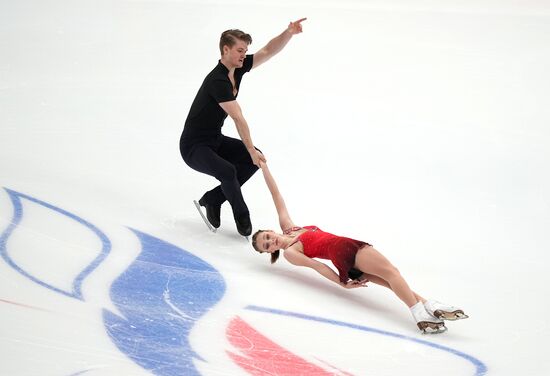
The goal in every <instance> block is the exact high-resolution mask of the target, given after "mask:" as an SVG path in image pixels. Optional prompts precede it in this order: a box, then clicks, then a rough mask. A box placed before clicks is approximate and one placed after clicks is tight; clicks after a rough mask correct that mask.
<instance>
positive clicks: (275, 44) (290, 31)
mask: <svg viewBox="0 0 550 376" xmlns="http://www.w3.org/2000/svg"><path fill="white" fill-rule="evenodd" d="M305 20H307V18H301V19H299V20H298V21H294V22H291V23H290V24H289V25H288V27H287V28H286V30H285V31H283V32H282V33H281V34H279V35H278V36H276V37H275V38H273V39H271V40H270V41H269V43H267V44H266V45H265V46H264V47H262V48H261V49H260V50H259V51H258V52H256V53H255V54H254V61H253V64H252V69H254V68H257V67H258V66H260V65H261V64H263V63H265V62H266V61H268V60H269V59H271V58H272V57H273V56H275V55H277V54H278V53H279V52H281V50H282V49H283V48H284V47H285V46H286V44H287V43H288V41H289V40H290V39H291V38H292V36H294V35H296V34H300V33H301V32H302V22H303V21H305Z"/></svg>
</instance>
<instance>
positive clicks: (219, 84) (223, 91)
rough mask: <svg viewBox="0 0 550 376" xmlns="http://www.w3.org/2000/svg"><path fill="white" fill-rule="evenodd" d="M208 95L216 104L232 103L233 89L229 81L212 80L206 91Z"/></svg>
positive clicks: (233, 97) (233, 98)
mask: <svg viewBox="0 0 550 376" xmlns="http://www.w3.org/2000/svg"><path fill="white" fill-rule="evenodd" d="M208 92H209V94H210V95H211V96H212V98H214V100H215V101H216V102H217V103H222V102H229V101H234V100H235V96H234V95H233V88H232V87H231V82H230V81H229V79H227V80H225V79H221V78H219V79H214V80H213V81H212V83H211V84H210V88H209V90H208Z"/></svg>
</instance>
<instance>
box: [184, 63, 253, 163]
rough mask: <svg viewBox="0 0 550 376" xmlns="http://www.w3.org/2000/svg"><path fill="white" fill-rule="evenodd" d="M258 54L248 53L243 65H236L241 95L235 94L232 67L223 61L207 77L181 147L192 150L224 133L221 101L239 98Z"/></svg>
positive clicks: (235, 77)
mask: <svg viewBox="0 0 550 376" xmlns="http://www.w3.org/2000/svg"><path fill="white" fill-rule="evenodd" d="M253 58H254V55H246V58H245V59H244V61H243V66H242V68H236V69H235V74H234V79H235V87H236V89H237V94H236V95H233V85H232V84H231V81H230V80H229V76H228V74H229V70H228V69H227V67H226V66H225V65H223V64H222V63H221V62H218V65H217V66H216V67H215V68H214V69H213V70H212V71H211V72H210V73H209V74H208V75H207V76H206V78H205V79H204V81H203V83H202V85H201V87H200V89H199V91H198V92H197V95H196V97H195V100H194V101H193V104H192V105H191V109H190V110H189V115H187V120H186V121H185V127H184V129H183V133H182V135H181V140H180V147H181V149H182V151H186V152H187V153H189V152H190V151H191V149H192V148H193V146H194V145H196V144H209V143H211V142H213V141H215V140H216V139H217V138H218V136H220V135H221V128H222V126H223V122H224V120H225V118H226V117H227V114H226V113H225V111H224V110H223V109H222V108H221V106H220V105H219V103H222V102H228V101H232V100H235V99H236V98H237V95H238V91H239V87H240V84H241V80H242V78H243V76H244V74H245V73H247V72H249V71H250V69H252V63H253Z"/></svg>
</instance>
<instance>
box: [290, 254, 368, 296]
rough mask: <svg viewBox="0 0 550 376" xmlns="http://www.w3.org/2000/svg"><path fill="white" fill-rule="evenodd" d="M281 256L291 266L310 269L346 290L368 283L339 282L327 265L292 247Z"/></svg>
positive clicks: (355, 281) (354, 281)
mask: <svg viewBox="0 0 550 376" xmlns="http://www.w3.org/2000/svg"><path fill="white" fill-rule="evenodd" d="M283 255H284V257H285V258H286V259H287V261H288V262H290V263H291V264H294V265H297V266H307V267H308V268H311V269H313V270H315V271H316V272H317V273H319V274H321V275H322V276H323V277H325V278H326V279H328V280H330V281H332V282H334V283H337V284H338V285H340V286H342V287H344V288H346V289H353V288H356V287H364V286H366V284H367V282H368V281H367V280H362V281H358V280H350V281H347V282H345V283H344V282H341V281H340V277H338V274H336V273H335V272H334V270H332V269H331V268H330V267H329V266H328V265H326V264H323V263H322V262H320V261H317V260H314V259H312V258H309V257H307V256H306V255H304V254H303V253H302V252H299V251H297V250H295V249H294V248H293V247H289V248H287V249H286V250H285V253H284V254H283Z"/></svg>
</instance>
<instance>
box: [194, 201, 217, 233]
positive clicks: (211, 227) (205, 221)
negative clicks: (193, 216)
mask: <svg viewBox="0 0 550 376" xmlns="http://www.w3.org/2000/svg"><path fill="white" fill-rule="evenodd" d="M193 203H194V204H195V207H196V208H197V211H198V212H199V214H200V215H201V218H202V220H203V221H204V224H205V225H206V227H208V229H209V230H210V231H212V232H216V228H215V227H214V226H212V225H211V224H210V222H208V219H207V218H206V216H205V215H204V213H203V212H202V210H201V206H200V204H199V203H198V202H197V200H193Z"/></svg>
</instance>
